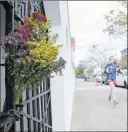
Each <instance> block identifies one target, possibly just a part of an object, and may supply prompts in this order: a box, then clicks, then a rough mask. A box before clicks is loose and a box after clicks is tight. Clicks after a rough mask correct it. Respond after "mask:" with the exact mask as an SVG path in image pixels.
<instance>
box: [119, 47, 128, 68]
mask: <svg viewBox="0 0 128 132" xmlns="http://www.w3.org/2000/svg"><path fill="white" fill-rule="evenodd" d="M127 50H128V48H125V49H124V50H122V51H121V61H120V62H121V68H122V69H126V68H128V65H127V55H128V53H127Z"/></svg>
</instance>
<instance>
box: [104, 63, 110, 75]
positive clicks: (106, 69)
mask: <svg viewBox="0 0 128 132" xmlns="http://www.w3.org/2000/svg"><path fill="white" fill-rule="evenodd" d="M105 72H106V73H110V72H109V66H108V65H107V66H106V67H105Z"/></svg>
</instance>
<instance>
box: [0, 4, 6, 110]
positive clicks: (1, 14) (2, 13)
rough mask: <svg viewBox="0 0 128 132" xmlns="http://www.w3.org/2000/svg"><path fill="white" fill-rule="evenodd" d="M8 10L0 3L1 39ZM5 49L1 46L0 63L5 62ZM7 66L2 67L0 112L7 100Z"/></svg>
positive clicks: (0, 68) (0, 76) (0, 75)
mask: <svg viewBox="0 0 128 132" xmlns="http://www.w3.org/2000/svg"><path fill="white" fill-rule="evenodd" d="M5 24H6V10H5V9H4V7H3V5H2V4H1V3H0V39H1V38H2V37H4V36H5ZM3 57H4V50H3V49H2V48H0V63H1V64H4V63H5V62H4V59H3ZM4 82H5V67H4V66H1V67H0V112H2V111H3V106H4V100H5V83H4Z"/></svg>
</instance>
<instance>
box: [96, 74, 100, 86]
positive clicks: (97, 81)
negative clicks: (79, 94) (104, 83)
mask: <svg viewBox="0 0 128 132" xmlns="http://www.w3.org/2000/svg"><path fill="white" fill-rule="evenodd" d="M98 83H99V74H98V73H97V74H96V86H98Z"/></svg>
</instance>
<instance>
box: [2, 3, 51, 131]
mask: <svg viewBox="0 0 128 132" xmlns="http://www.w3.org/2000/svg"><path fill="white" fill-rule="evenodd" d="M0 3H1V4H3V6H4V8H9V9H7V11H6V17H7V22H6V23H7V24H6V34H8V33H9V32H10V31H12V30H15V22H17V21H21V22H23V17H24V16H26V15H29V14H30V12H32V11H41V12H43V14H44V15H45V11H44V7H43V2H42V1H13V2H12V1H10V2H8V1H1V2H0ZM1 66H5V65H4V64H1ZM7 76H8V75H7V74H6V77H5V78H7ZM2 83H4V82H2ZM6 83H7V82H6ZM10 92H13V86H10V87H8V86H7V85H6V100H5V107H4V109H3V111H8V110H9V109H14V108H12V105H11V104H12V103H13V102H12V100H11V98H12V97H11V96H13V94H10ZM50 93H51V91H50V79H49V78H46V79H45V80H42V82H41V84H40V87H39V88H34V89H33V90H32V91H31V90H29V91H26V92H25V93H24V94H23V96H22V98H21V99H20V101H19V104H18V105H17V106H22V105H23V107H22V108H21V109H22V110H21V111H20V115H21V118H20V120H19V121H16V122H14V126H13V127H11V130H13V131H20V132H24V131H28V132H31V131H39V132H40V131H52V113H51V95H50ZM9 97H10V98H9ZM7 106H8V107H7ZM7 119H10V118H7ZM6 121H7V120H6ZM9 123H10V122H9ZM3 125H4V124H3ZM5 125H6V123H5ZM0 127H2V126H0Z"/></svg>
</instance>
